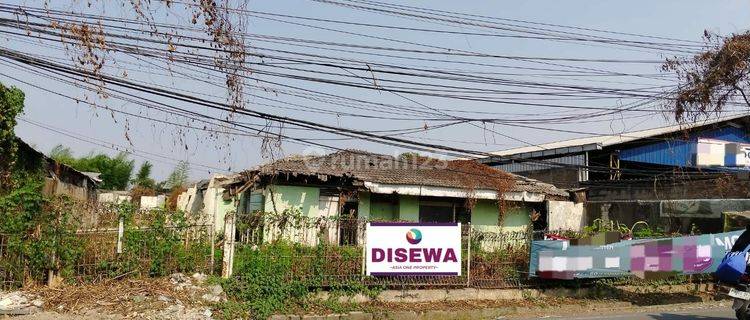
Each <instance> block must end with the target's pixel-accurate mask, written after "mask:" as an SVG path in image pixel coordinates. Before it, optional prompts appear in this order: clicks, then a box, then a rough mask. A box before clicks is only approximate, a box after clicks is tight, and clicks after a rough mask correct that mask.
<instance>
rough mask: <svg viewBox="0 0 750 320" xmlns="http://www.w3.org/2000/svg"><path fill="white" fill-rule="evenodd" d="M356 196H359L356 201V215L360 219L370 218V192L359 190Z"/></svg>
mask: <svg viewBox="0 0 750 320" xmlns="http://www.w3.org/2000/svg"><path fill="white" fill-rule="evenodd" d="M357 197H358V198H359V201H358V203H357V215H358V216H359V217H360V218H361V219H370V193H369V192H360V193H359V194H358V195H357Z"/></svg>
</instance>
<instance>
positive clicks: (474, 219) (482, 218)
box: [471, 200, 498, 226]
mask: <svg viewBox="0 0 750 320" xmlns="http://www.w3.org/2000/svg"><path fill="white" fill-rule="evenodd" d="M497 217H498V209H497V202H495V201H494V200H477V203H476V204H475V205H474V209H473V210H472V211H471V224H473V225H477V226H481V225H487V226H497Z"/></svg>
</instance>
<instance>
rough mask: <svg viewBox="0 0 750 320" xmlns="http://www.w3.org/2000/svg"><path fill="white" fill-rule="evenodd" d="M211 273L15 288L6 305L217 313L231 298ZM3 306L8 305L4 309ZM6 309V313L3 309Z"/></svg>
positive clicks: (137, 314) (129, 314)
mask: <svg viewBox="0 0 750 320" xmlns="http://www.w3.org/2000/svg"><path fill="white" fill-rule="evenodd" d="M207 278H208V277H207V276H206V275H204V274H200V273H196V274H193V275H192V276H187V275H184V274H182V273H176V274H173V275H171V276H170V277H168V278H150V279H125V280H110V281H102V282H98V283H91V284H78V285H63V286H60V287H53V288H50V287H39V288H32V289H30V290H29V291H28V292H13V293H9V294H7V295H6V296H8V298H7V301H8V302H5V301H6V300H5V299H4V298H3V297H4V296H3V295H0V310H3V306H4V305H8V306H11V305H12V306H14V310H21V312H17V313H14V314H29V313H33V312H36V311H41V310H42V307H44V308H43V309H45V311H52V312H57V313H63V314H77V315H83V316H91V315H94V314H95V315H98V316H101V315H117V316H121V317H124V318H138V319H195V320H198V319H200V320H205V319H212V315H213V312H212V310H211V307H212V306H213V305H214V304H216V303H218V302H222V301H226V295H225V294H224V291H223V289H222V287H221V286H220V285H218V284H209V283H207ZM0 312H2V311H0ZM0 314H2V313H0Z"/></svg>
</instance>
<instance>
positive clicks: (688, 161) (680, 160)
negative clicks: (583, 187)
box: [620, 127, 750, 167]
mask: <svg viewBox="0 0 750 320" xmlns="http://www.w3.org/2000/svg"><path fill="white" fill-rule="evenodd" d="M698 138H707V139H716V140H724V141H730V142H742V143H750V136H749V135H748V134H747V133H746V132H745V130H744V129H741V128H735V127H725V128H720V129H716V130H711V131H703V132H698V133H691V134H690V135H689V136H688V137H683V136H678V137H675V139H674V140H664V141H661V142H654V143H652V144H647V145H643V146H639V147H634V148H630V149H622V150H620V160H625V161H635V162H644V163H652V164H661V165H669V166H681V167H691V166H694V165H695V163H694V162H695V151H696V147H697V142H698Z"/></svg>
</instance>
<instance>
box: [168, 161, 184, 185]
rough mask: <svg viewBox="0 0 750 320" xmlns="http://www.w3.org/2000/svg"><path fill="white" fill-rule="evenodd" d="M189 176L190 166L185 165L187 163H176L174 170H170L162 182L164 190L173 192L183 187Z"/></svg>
mask: <svg viewBox="0 0 750 320" xmlns="http://www.w3.org/2000/svg"><path fill="white" fill-rule="evenodd" d="M189 175H190V164H189V163H187V161H180V162H178V163H177V165H176V166H175V168H174V170H172V173H170V174H169V177H168V178H167V180H166V181H165V182H164V188H165V189H168V190H174V189H176V188H181V187H183V186H185V184H187V181H188V178H189Z"/></svg>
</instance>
